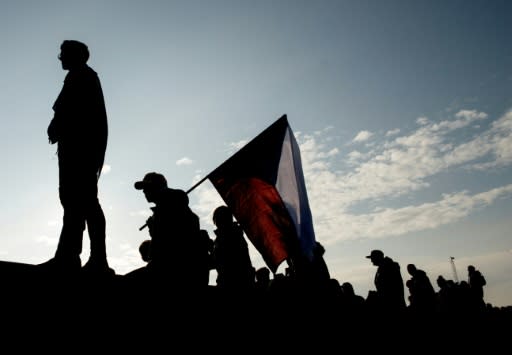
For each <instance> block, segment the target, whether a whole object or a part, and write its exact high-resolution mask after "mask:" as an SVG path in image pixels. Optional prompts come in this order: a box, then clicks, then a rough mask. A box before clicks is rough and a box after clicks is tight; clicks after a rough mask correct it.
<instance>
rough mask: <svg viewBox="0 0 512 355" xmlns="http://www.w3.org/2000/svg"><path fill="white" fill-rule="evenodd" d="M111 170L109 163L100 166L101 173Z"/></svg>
mask: <svg viewBox="0 0 512 355" xmlns="http://www.w3.org/2000/svg"><path fill="white" fill-rule="evenodd" d="M111 170H112V166H111V165H109V164H103V168H101V173H102V174H103V175H105V174H108V173H110V171H111Z"/></svg>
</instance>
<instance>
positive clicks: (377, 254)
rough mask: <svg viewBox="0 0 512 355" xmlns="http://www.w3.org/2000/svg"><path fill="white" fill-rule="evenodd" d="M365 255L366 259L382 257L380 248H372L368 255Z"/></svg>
mask: <svg viewBox="0 0 512 355" xmlns="http://www.w3.org/2000/svg"><path fill="white" fill-rule="evenodd" d="M366 257H367V258H368V259H373V258H383V257H384V253H383V252H382V251H381V250H372V252H371V253H370V255H367V256H366Z"/></svg>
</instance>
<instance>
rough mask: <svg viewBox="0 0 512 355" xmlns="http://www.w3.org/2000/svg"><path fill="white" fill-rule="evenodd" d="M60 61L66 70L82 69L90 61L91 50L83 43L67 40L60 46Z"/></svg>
mask: <svg viewBox="0 0 512 355" xmlns="http://www.w3.org/2000/svg"><path fill="white" fill-rule="evenodd" d="M59 59H60V61H61V64H62V69H64V70H71V69H75V68H78V67H82V66H84V65H85V64H86V63H87V61H88V60H89V49H88V48H87V46H86V45H85V44H84V43H82V42H79V41H75V40H65V41H64V42H62V44H61V45H60V54H59Z"/></svg>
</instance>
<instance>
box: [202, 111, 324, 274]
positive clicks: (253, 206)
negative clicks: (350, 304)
mask: <svg viewBox="0 0 512 355" xmlns="http://www.w3.org/2000/svg"><path fill="white" fill-rule="evenodd" d="M208 179H209V180H210V182H211V183H212V184H213V186H214V187H215V189H216V190H217V191H218V192H219V194H220V195H221V197H222V199H223V200H224V202H225V203H226V205H227V206H228V207H230V209H231V211H232V212H233V216H234V217H235V218H236V220H237V221H238V223H239V224H240V226H241V227H242V228H243V230H244V232H245V234H246V235H247V237H248V238H249V240H250V241H251V242H252V244H253V245H254V247H255V248H256V249H257V250H258V251H259V252H260V254H261V255H262V257H263V259H264V261H265V263H266V264H267V266H268V267H269V268H270V269H271V270H272V271H273V272H274V273H275V272H276V270H277V268H278V267H279V265H280V264H281V263H282V262H283V261H284V260H285V259H290V258H293V257H295V256H299V255H300V256H305V257H307V258H308V259H310V260H311V259H312V258H313V248H314V246H315V234H314V230H313V221H312V216H311V211H310V208H309V202H308V196H307V191H306V185H305V182H304V175H303V171H302V163H301V158H300V151H299V146H298V144H297V141H296V140H295V136H294V134H293V132H292V129H291V127H290V126H289V124H288V119H287V116H286V115H283V116H282V117H281V118H279V119H278V120H277V121H276V122H274V123H273V124H272V125H270V126H269V127H268V128H267V129H265V130H264V131H263V132H261V133H260V134H259V135H258V136H256V138H254V139H253V140H252V141H250V142H249V143H248V144H246V145H245V146H244V147H243V148H242V149H240V150H239V151H238V152H237V153H235V154H234V155H233V156H231V157H230V158H229V159H228V160H226V161H225V162H224V163H223V164H221V165H220V166H219V167H218V168H217V169H215V170H214V171H212V172H211V173H210V174H209V175H208Z"/></svg>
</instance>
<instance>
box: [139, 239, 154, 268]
mask: <svg viewBox="0 0 512 355" xmlns="http://www.w3.org/2000/svg"><path fill="white" fill-rule="evenodd" d="M139 253H140V257H141V259H142V260H143V261H145V262H146V263H149V261H150V260H151V240H150V239H146V240H144V241H143V242H142V243H140V245H139Z"/></svg>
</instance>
